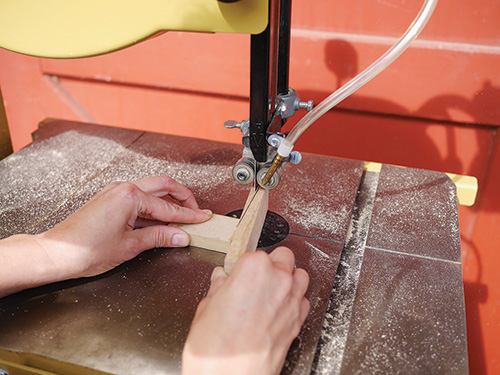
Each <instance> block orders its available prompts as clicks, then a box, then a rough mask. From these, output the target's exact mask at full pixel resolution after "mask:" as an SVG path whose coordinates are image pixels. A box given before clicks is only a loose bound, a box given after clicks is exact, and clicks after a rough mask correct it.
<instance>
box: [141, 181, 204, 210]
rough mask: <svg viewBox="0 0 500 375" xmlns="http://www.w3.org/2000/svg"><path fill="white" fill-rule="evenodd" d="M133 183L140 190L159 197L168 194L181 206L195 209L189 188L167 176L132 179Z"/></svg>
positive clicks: (195, 205) (194, 199)
mask: <svg viewBox="0 0 500 375" xmlns="http://www.w3.org/2000/svg"><path fill="white" fill-rule="evenodd" d="M133 183H134V184H135V185H137V186H138V187H139V189H141V190H142V191H144V192H146V193H148V194H151V195H154V196H156V197H161V196H164V195H167V194H168V195H170V196H171V197H172V198H174V199H175V200H176V201H177V202H179V204H180V205H181V206H183V207H188V208H192V209H197V208H199V207H198V203H197V202H196V198H195V197H194V195H193V193H192V192H191V190H189V189H188V188H187V187H185V186H184V185H182V184H180V183H179V182H177V181H175V180H174V179H172V178H170V177H167V176H155V177H148V178H144V179H142V180H138V181H134V182H133Z"/></svg>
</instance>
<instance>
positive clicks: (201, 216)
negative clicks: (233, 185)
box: [135, 189, 212, 223]
mask: <svg viewBox="0 0 500 375" xmlns="http://www.w3.org/2000/svg"><path fill="white" fill-rule="evenodd" d="M135 194H136V196H137V198H138V213H137V214H138V216H139V217H141V218H143V219H152V220H159V221H163V222H166V223H169V222H175V223H201V222H203V221H206V220H208V219H210V217H211V215H212V213H211V212H210V211H202V210H200V209H192V208H188V207H182V206H179V205H177V204H172V203H169V202H166V201H164V200H163V199H161V198H158V197H156V196H153V195H150V194H148V193H145V192H143V191H142V190H140V189H139V190H138V191H136V192H135Z"/></svg>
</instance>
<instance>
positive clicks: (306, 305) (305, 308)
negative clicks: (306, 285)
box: [299, 297, 311, 325]
mask: <svg viewBox="0 0 500 375" xmlns="http://www.w3.org/2000/svg"><path fill="white" fill-rule="evenodd" d="M299 308H300V313H299V319H300V325H302V324H304V321H305V320H306V318H307V315H309V311H310V310H311V303H310V302H309V300H308V299H307V298H305V297H302V300H301V301H300V307H299Z"/></svg>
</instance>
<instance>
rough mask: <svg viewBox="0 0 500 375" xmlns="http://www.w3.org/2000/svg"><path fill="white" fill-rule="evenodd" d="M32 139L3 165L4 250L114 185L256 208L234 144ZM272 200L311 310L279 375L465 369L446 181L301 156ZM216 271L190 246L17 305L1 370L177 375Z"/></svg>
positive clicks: (122, 137) (215, 260) (0, 233)
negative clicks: (12, 239) (163, 181)
mask: <svg viewBox="0 0 500 375" xmlns="http://www.w3.org/2000/svg"><path fill="white" fill-rule="evenodd" d="M34 138H35V139H36V140H35V141H34V142H33V143H32V144H31V145H29V146H28V147H26V148H24V149H22V150H20V151H18V152H16V153H15V154H13V155H11V156H10V157H8V158H6V159H4V160H3V161H2V162H0V180H1V182H2V183H1V184H0V238H3V237H7V236H9V235H13V234H16V233H40V232H43V231H45V230H47V229H49V228H51V227H52V226H53V225H55V224H57V223H58V222H60V221H61V220H63V219H64V218H66V217H67V216H69V215H70V214H71V213H72V212H74V211H75V210H77V209H78V208H79V207H81V206H82V205H83V204H84V203H85V202H86V201H87V200H88V199H90V198H91V197H92V196H93V195H94V194H95V193H97V192H98V191H99V190H100V189H102V188H103V187H104V186H106V185H107V184H108V183H110V182H112V181H115V180H134V179H139V178H143V177H147V176H152V175H159V174H166V175H169V176H171V177H173V178H174V179H176V180H178V181H179V182H181V183H183V184H184V185H186V186H188V187H189V188H190V189H191V190H193V192H194V194H195V196H196V197H197V200H198V202H199V204H200V206H201V207H203V208H209V209H212V210H213V211H214V212H216V213H221V214H225V213H228V212H231V211H233V210H236V209H240V208H242V206H243V205H244V202H245V199H246V196H247V195H248V187H243V186H240V185H237V184H236V183H235V182H234V181H233V180H232V177H231V173H230V171H231V168H232V166H233V165H234V162H235V161H236V160H237V159H238V158H239V157H240V155H241V146H238V145H232V144H225V143H218V142H212V141H205V140H199V139H191V138H183V137H175V136H168V135H160V134H152V133H145V132H141V131H135V130H125V129H119V128H110V127H104V126H97V125H89V124H81V123H73V122H67V121H59V120H53V121H48V122H46V123H45V124H43V126H42V127H41V128H40V129H39V130H37V132H35V134H34ZM278 189H279V190H276V191H272V192H271V195H270V204H269V210H270V211H273V212H275V213H278V214H279V215H281V216H283V217H284V218H285V219H286V220H287V221H288V223H289V224H290V234H289V235H288V237H287V238H286V239H285V240H284V241H283V242H281V243H280V245H285V246H288V247H290V248H291V249H293V251H294V253H295V255H296V258H297V266H298V267H303V268H305V269H306V270H307V271H308V272H309V274H310V277H311V284H310V287H309V290H308V292H307V297H308V298H309V300H310V302H311V313H310V315H309V317H308V318H307V320H306V323H305V325H304V327H303V329H302V331H301V333H300V335H299V337H298V339H297V340H295V342H294V343H293V345H292V348H291V350H290V352H289V355H288V357H287V361H286V363H285V367H284V369H283V373H284V374H305V373H310V372H312V373H316V374H335V373H360V372H361V373H376V372H380V373H387V372H392V373H422V372H428V371H427V370H430V371H429V372H434V373H436V372H437V373H446V372H453V373H466V372H467V355H466V334H465V310H464V301H463V287H462V284H461V280H462V279H461V263H460V237H459V232H458V218H457V208H456V194H455V190H454V186H453V184H452V183H451V181H449V180H448V179H447V178H446V177H444V175H443V174H440V173H436V172H429V171H421V170H414V169H407V170H405V169H401V168H395V167H387V166H384V167H383V169H382V172H381V173H380V174H379V173H371V172H363V163H362V162H358V161H352V160H342V159H335V158H330V157H323V156H317V155H308V154H306V155H304V160H303V162H302V164H301V165H299V166H297V167H291V168H290V167H287V170H286V172H285V178H284V180H283V181H282V184H281V185H280V187H279V188H278ZM89 235H91V234H89ZM274 247H275V246H273V247H269V248H265V249H264V250H265V251H271V250H272V249H273V248H274ZM222 263H223V254H219V253H215V252H210V251H206V250H202V249H197V248H194V247H187V248H184V249H154V250H150V251H147V252H145V253H143V254H141V255H140V256H139V257H137V258H136V259H134V260H131V261H129V262H127V263H125V264H123V265H121V266H119V267H118V268H116V269H115V270H112V271H110V272H108V273H106V274H104V275H100V276H97V277H93V278H88V279H81V280H70V281H66V282H61V283H57V284H52V285H48V286H44V287H40V288H35V289H31V290H28V291H24V292H21V293H17V294H14V295H12V296H8V297H6V298H4V299H2V300H0V368H2V362H1V358H2V355H10V354H12V353H22V355H18V356H17V357H16V358H17V360H18V361H19V362H23V363H24V364H30V365H31V366H33V367H38V368H42V369H46V370H50V371H53V372H56V373H65V374H69V373H75V374H81V373H100V372H104V373H111V374H131V373H134V374H177V373H179V372H180V354H181V351H182V346H183V343H184V340H185V338H186V335H187V332H188V329H189V325H190V322H191V320H192V317H193V316H194V312H195V308H196V305H197V303H198V302H199V301H200V300H201V298H203V296H204V295H205V293H206V291H207V288H208V285H209V277H210V273H211V271H212V269H213V267H214V266H215V265H220V264H222ZM332 285H333V290H332ZM28 362H29V363H28ZM61 363H71V364H73V365H76V366H74V367H71V369H69V368H68V367H65V368H64V371H63V370H61V368H62V367H61V366H62V365H61Z"/></svg>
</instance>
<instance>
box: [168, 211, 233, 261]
mask: <svg viewBox="0 0 500 375" xmlns="http://www.w3.org/2000/svg"><path fill="white" fill-rule="evenodd" d="M238 222H239V219H236V218H234V217H229V216H223V215H216V214H214V215H212V217H211V218H210V219H209V220H207V221H205V222H204V223H199V224H170V225H171V226H175V227H177V228H180V229H182V230H183V231H185V232H186V233H187V234H188V235H189V237H190V238H191V243H190V245H191V246H196V247H201V248H203V249H209V250H214V251H218V252H221V253H227V252H228V251H229V248H230V246H231V239H232V237H233V234H234V232H235V228H236V226H237V225H238Z"/></svg>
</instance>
